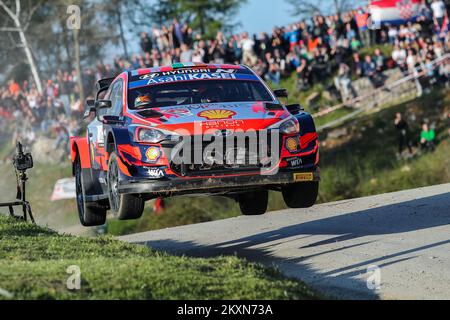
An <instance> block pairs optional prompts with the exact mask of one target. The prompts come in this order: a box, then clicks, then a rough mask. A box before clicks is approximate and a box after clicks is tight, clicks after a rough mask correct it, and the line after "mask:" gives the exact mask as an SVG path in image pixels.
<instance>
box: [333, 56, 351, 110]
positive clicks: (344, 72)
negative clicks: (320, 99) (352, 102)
mask: <svg viewBox="0 0 450 320" xmlns="http://www.w3.org/2000/svg"><path fill="white" fill-rule="evenodd" d="M334 84H335V87H336V89H337V90H338V91H339V92H340V94H341V97H342V101H343V102H346V101H347V100H349V99H351V98H354V97H355V96H356V93H355V89H354V88H353V86H352V81H351V78H350V67H349V66H348V65H347V64H345V63H341V64H340V65H339V71H338V75H337V76H336V77H335V78H334Z"/></svg>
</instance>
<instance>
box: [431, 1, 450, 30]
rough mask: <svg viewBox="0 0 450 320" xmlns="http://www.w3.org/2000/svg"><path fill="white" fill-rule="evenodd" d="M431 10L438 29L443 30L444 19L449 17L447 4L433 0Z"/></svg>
mask: <svg viewBox="0 0 450 320" xmlns="http://www.w3.org/2000/svg"><path fill="white" fill-rule="evenodd" d="M431 10H432V11H433V19H434V23H435V25H436V27H437V28H442V27H443V24H444V18H445V17H446V16H447V9H446V8H445V3H444V1H442V0H433V3H432V4H431Z"/></svg>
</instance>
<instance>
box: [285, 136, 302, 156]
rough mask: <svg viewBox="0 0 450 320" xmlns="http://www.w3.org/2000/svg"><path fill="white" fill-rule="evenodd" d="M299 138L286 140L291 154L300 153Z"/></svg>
mask: <svg viewBox="0 0 450 320" xmlns="http://www.w3.org/2000/svg"><path fill="white" fill-rule="evenodd" d="M298 145H299V143H298V138H288V139H287V140H286V148H287V149H288V150H289V152H291V153H294V152H297V151H298Z"/></svg>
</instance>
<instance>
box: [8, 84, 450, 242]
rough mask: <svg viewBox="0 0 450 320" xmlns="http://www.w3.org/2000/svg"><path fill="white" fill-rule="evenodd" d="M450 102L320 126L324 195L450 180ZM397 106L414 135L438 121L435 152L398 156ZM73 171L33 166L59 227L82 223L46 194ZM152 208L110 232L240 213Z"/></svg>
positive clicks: (174, 202) (200, 204)
mask: <svg viewBox="0 0 450 320" xmlns="http://www.w3.org/2000/svg"><path fill="white" fill-rule="evenodd" d="M449 107H450V93H448V92H445V91H438V90H437V91H434V92H432V93H431V94H428V95H425V96H423V97H422V98H420V99H417V100H414V101H412V102H408V103H404V104H401V105H398V106H394V107H390V108H386V109H383V110H373V111H372V112H371V113H369V114H362V115H360V116H359V117H358V118H356V119H354V120H353V121H350V122H348V123H345V124H343V125H341V126H340V127H338V128H335V129H333V130H327V131H324V132H322V133H321V141H322V150H321V169H322V178H323V179H322V184H321V189H320V202H329V201H335V200H342V199H348V198H353V197H362V196H368V195H374V194H380V193H385V192H391V191H397V190H404V189H411V188H416V187H422V186H429V185H434V184H441V183H447V182H450V172H449V170H450V163H449V161H450V160H449V158H448V154H450V141H449V138H448V135H447V133H446V128H445V126H446V122H445V121H443V116H444V114H445V111H447V112H448V111H449ZM344 112H345V111H344ZM396 112H402V113H403V114H404V115H405V116H406V117H407V118H408V120H409V122H410V126H411V131H412V133H413V134H412V137H411V138H412V139H413V141H414V142H417V141H418V135H419V132H420V123H421V121H422V120H424V119H429V120H430V122H432V123H435V124H436V127H437V129H438V138H439V144H438V147H437V149H436V151H435V152H434V153H431V154H424V155H419V154H417V155H416V156H415V157H414V158H412V159H409V160H397V158H396V150H397V145H396V136H395V130H394V127H393V119H394V115H395V113H396ZM335 116H336V115H331V117H335ZM339 132H340V133H339ZM4 150H5V148H4V147H3V148H0V155H1V154H3V155H5V154H6V153H7V152H5V151H4ZM0 174H1V175H2V178H3V179H4V180H3V181H4V183H2V184H1V185H0V191H1V192H0V200H8V199H10V198H11V197H14V196H15V188H14V175H13V171H12V166H11V165H10V164H9V163H4V164H3V165H0ZM70 174H71V170H70V164H69V163H65V164H62V165H57V166H51V167H49V166H46V165H42V164H36V167H35V168H34V169H33V170H31V171H30V174H29V175H30V181H29V195H30V200H31V203H32V206H33V210H34V212H35V213H36V217H37V220H38V222H39V223H40V224H44V225H45V224H48V225H49V226H50V227H52V228H57V229H58V230H67V229H66V228H68V227H72V226H76V225H79V223H78V221H77V215H76V206H75V202H74V201H62V202H53V203H52V202H50V201H49V199H50V195H51V192H52V189H53V186H54V183H55V182H56V180H57V179H59V178H63V177H68V176H70ZM151 207H152V206H151V203H149V204H148V205H147V208H146V211H145V214H144V217H143V218H142V219H140V220H137V221H131V222H123V221H115V220H109V222H108V226H107V227H108V232H109V233H111V234H114V235H120V234H128V233H133V232H139V231H147V230H155V229H161V228H167V227H173V226H179V225H185V224H191V223H198V222H206V221H213V220H218V219H224V218H229V217H234V216H238V215H239V214H240V211H239V208H238V205H237V204H236V203H234V201H232V200H228V199H222V198H219V199H218V198H205V197H200V198H192V197H187V198H184V197H182V198H175V199H168V200H167V201H166V211H165V212H164V214H161V215H155V214H154V213H153V212H152V210H151V209H152V208H151ZM284 208H285V205H284V203H283V201H282V199H281V197H280V195H278V194H276V193H273V194H271V200H270V208H269V209H270V211H274V210H280V209H284ZM79 229H80V230H85V229H82V228H79ZM80 230H76V232H79V231H80Z"/></svg>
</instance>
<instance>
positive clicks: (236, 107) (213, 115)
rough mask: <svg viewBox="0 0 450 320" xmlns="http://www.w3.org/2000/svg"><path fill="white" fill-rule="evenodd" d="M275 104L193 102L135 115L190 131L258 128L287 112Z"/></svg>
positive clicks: (161, 126) (166, 127) (148, 122)
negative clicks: (194, 103) (192, 103)
mask: <svg viewBox="0 0 450 320" xmlns="http://www.w3.org/2000/svg"><path fill="white" fill-rule="evenodd" d="M270 106H272V107H270ZM274 106H275V105H274V104H273V103H264V102H238V103H211V104H196V105H186V106H177V107H163V108H153V109H148V110H143V111H136V112H135V113H134V116H135V117H136V120H138V122H140V123H141V124H144V125H150V126H152V127H157V128H159V129H164V130H170V131H176V130H188V131H189V133H190V134H194V131H196V132H198V130H201V131H202V133H204V132H205V131H206V130H208V129H231V130H238V129H239V130H251V129H253V130H261V129H265V128H267V127H269V126H272V125H274V124H275V123H277V122H279V121H281V120H284V119H286V118H288V117H289V116H290V113H289V112H288V111H287V110H286V109H285V108H283V107H281V106H275V107H274Z"/></svg>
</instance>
